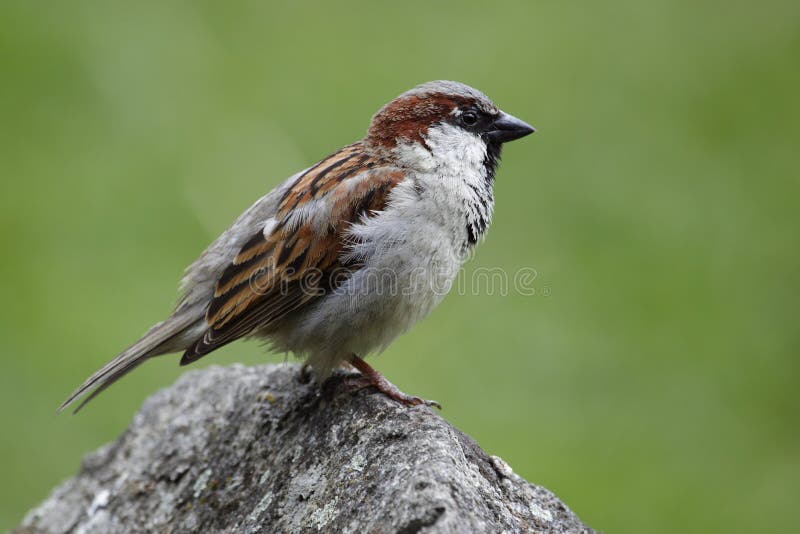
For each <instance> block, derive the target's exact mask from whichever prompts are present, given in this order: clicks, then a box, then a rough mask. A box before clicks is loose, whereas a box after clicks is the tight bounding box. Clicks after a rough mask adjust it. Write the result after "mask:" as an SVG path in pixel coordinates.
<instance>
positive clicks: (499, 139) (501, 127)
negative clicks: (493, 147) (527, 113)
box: [486, 111, 536, 143]
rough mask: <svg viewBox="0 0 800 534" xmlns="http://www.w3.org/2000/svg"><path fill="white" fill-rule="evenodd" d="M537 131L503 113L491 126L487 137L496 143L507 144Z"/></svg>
mask: <svg viewBox="0 0 800 534" xmlns="http://www.w3.org/2000/svg"><path fill="white" fill-rule="evenodd" d="M535 131H536V129H535V128H534V127H533V126H531V125H530V124H528V123H527V122H525V121H521V120H519V119H518V118H516V117H514V116H513V115H509V114H508V113H504V112H502V111H501V112H500V116H499V117H497V120H495V121H494V122H493V123H492V125H491V126H489V130H488V131H487V132H486V135H487V136H488V137H489V139H491V140H492V141H494V142H496V143H505V142H508V141H513V140H514V139H519V138H520V137H525V136H526V135H530V134H532V133H533V132H535Z"/></svg>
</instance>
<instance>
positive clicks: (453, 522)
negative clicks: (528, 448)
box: [17, 365, 592, 534]
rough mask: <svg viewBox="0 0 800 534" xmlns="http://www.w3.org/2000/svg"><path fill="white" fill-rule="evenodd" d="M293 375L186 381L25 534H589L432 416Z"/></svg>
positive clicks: (89, 460)
mask: <svg viewBox="0 0 800 534" xmlns="http://www.w3.org/2000/svg"><path fill="white" fill-rule="evenodd" d="M298 376H299V367H298V366H296V365H272V366H261V367H244V366H241V365H234V366H232V367H225V368H223V367H211V368H208V369H205V370H201V371H193V372H188V373H186V374H184V375H183V376H182V377H181V378H180V379H179V380H178V381H177V382H176V383H175V384H174V385H173V386H172V387H170V388H168V389H165V390H163V391H160V392H158V393H156V394H155V395H153V396H152V397H150V398H149V399H148V400H147V401H146V402H145V403H144V405H143V407H142V409H141V410H140V411H139V413H137V414H136V416H135V417H134V418H133V422H132V423H131V425H130V427H129V428H128V429H127V430H126V431H125V432H124V433H123V434H122V436H120V437H119V439H117V440H116V441H115V442H113V443H111V444H108V445H106V446H104V447H101V448H100V449H98V450H97V451H95V452H94V453H92V454H90V455H88V456H87V457H86V458H85V459H84V461H83V465H82V466H81V469H80V472H79V473H78V474H77V475H76V476H75V477H74V478H71V479H70V480H67V481H66V482H64V483H63V484H61V485H60V486H59V487H57V488H56V489H55V490H54V491H53V492H52V494H51V495H50V497H49V498H48V499H47V500H46V501H44V502H43V503H42V504H41V505H39V507H38V508H36V509H34V510H32V511H31V512H29V513H28V515H27V516H26V517H25V519H24V520H23V522H22V524H21V525H20V526H19V527H18V528H17V532H52V533H65V532H74V533H90V532H97V533H104V534H105V533H115V532H126V533H127V532H359V533H360V532H376V533H381V532H393V533H403V534H410V533H416V532H458V533H463V532H492V533H495V532H592V531H591V529H589V528H588V527H586V526H585V525H584V524H583V523H582V522H581V521H580V520H579V519H578V518H577V517H576V516H575V514H573V513H572V512H571V511H570V510H569V508H567V506H566V505H565V504H564V503H562V502H561V501H560V500H558V498H556V497H555V495H553V494H552V493H550V492H549V491H547V490H546V489H544V488H542V487H540V486H535V485H532V484H529V483H528V482H526V481H525V480H523V479H522V478H520V477H519V476H517V475H515V474H514V473H513V471H512V470H511V468H510V467H509V466H508V465H507V464H506V463H505V462H503V461H502V460H501V459H500V458H497V457H491V456H488V455H487V454H486V453H485V452H483V451H482V450H481V449H480V448H479V447H478V445H477V444H476V443H475V442H474V441H473V440H472V439H471V438H469V437H468V436H466V435H465V434H463V433H462V432H460V431H459V430H457V429H455V428H453V427H452V426H451V425H450V424H448V423H447V422H446V421H445V420H444V419H442V418H441V417H440V416H439V415H438V414H437V413H435V412H434V411H432V410H431V409H430V408H427V407H414V408H407V407H404V406H400V405H398V404H397V403H395V402H393V401H390V400H388V399H386V398H385V397H383V396H382V395H380V394H377V393H375V392H374V391H372V390H362V391H360V392H357V393H352V392H348V391H345V390H344V388H342V387H340V382H339V385H337V381H336V380H334V381H333V382H332V385H329V386H328V387H326V388H324V390H323V391H322V392H321V393H320V391H319V389H318V388H317V386H316V385H315V384H301V383H300V382H299V380H298Z"/></svg>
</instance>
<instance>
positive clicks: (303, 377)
mask: <svg viewBox="0 0 800 534" xmlns="http://www.w3.org/2000/svg"><path fill="white" fill-rule="evenodd" d="M297 379H298V380H299V381H300V383H301V384H308V383H309V382H311V364H310V363H304V364H303V366H302V367H301V368H300V374H299V375H298V377H297Z"/></svg>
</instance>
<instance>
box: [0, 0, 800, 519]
mask: <svg viewBox="0 0 800 534" xmlns="http://www.w3.org/2000/svg"><path fill="white" fill-rule="evenodd" d="M798 61H800V3H798V2H796V1H789V0H787V1H785V2H779V1H768V2H762V3H759V4H755V3H753V2H739V1H736V2H693V1H675V2H664V1H656V2H641V1H633V0H631V1H622V2H602V3H601V2H587V1H583V2H575V1H572V2H569V1H555V0H553V1H547V2H510V1H509V2H496V3H490V2H474V3H469V2H459V3H452V4H445V3H437V2H430V1H427V2H416V1H405V2H402V3H395V4H392V5H390V4H388V3H387V4H385V5H380V4H378V3H377V2H363V3H351V4H348V5H344V4H339V3H333V2H330V3H319V4H312V3H309V2H276V3H267V2H237V3H223V2H210V1H209V2H186V3H177V2H136V3H133V2H127V3H122V2H120V3H116V2H100V1H98V2H51V3H45V2H28V1H4V2H3V3H2V5H1V7H0V121H1V122H0V124H2V126H0V169H2V171H1V172H2V186H1V188H0V221H2V222H1V223H0V236H2V237H1V239H2V251H3V260H2V262H0V291H2V293H1V294H2V302H3V306H2V311H0V314H2V316H1V317H0V319H1V320H0V339H2V349H0V350H1V351H2V361H0V386H2V387H0V405H2V426H1V427H0V428H1V429H2V430H1V432H2V442H1V443H0V476H2V480H3V484H0V528H2V529H6V528H9V527H12V526H13V525H15V524H17V523H18V522H19V521H20V519H21V518H22V516H23V515H24V513H25V512H26V510H28V509H29V508H31V507H32V506H34V505H35V504H37V503H38V502H39V501H41V500H42V499H44V498H45V497H46V496H47V494H48V492H49V490H50V489H51V488H52V487H54V485H56V484H57V483H59V482H60V481H61V480H63V479H64V478H65V477H68V476H70V475H71V474H73V473H74V472H75V471H76V469H77V468H78V466H79V461H80V458H81V456H82V455H83V454H85V453H87V452H89V451H91V450H93V449H94V448H96V447H98V446H99V445H101V444H103V443H105V442H107V441H109V440H112V439H114V437H115V436H117V435H118V434H119V433H120V432H121V431H122V430H123V429H124V428H125V427H126V425H127V424H128V422H129V420H130V418H131V416H132V415H133V413H134V412H135V411H136V409H137V408H138V406H139V405H140V403H141V402H142V400H143V399H144V398H145V397H147V396H148V395H150V394H151V393H153V392H154V391H156V390H157V389H159V388H161V387H165V386H167V385H169V384H170V383H172V382H173V381H174V380H175V378H176V377H177V376H178V375H179V374H180V373H181V371H182V370H180V369H179V368H178V366H177V357H165V358H163V359H160V360H158V361H153V362H150V363H148V364H147V365H145V366H144V367H142V368H140V370H137V371H136V372H135V373H133V374H132V375H131V376H129V377H127V378H126V379H125V380H123V381H122V382H120V383H119V385H117V386H116V387H114V388H112V389H111V390H110V391H108V392H107V393H106V394H104V395H103V397H101V399H100V400H99V402H96V403H94V404H92V405H91V406H90V407H89V408H88V409H87V410H86V411H84V412H82V413H81V414H80V415H79V416H76V417H72V416H69V415H61V416H56V415H55V413H54V412H55V408H56V406H57V405H58V404H59V402H60V401H61V400H62V399H63V398H64V397H65V395H66V394H67V393H69V392H70V391H71V390H72V388H73V387H74V386H76V385H77V384H78V383H79V382H80V381H82V380H83V379H84V378H85V377H86V376H87V375H88V374H89V373H91V372H92V371H94V370H95V368H97V367H98V366H100V365H101V364H103V363H104V362H105V361H106V360H107V359H109V358H110V357H112V356H113V355H114V354H115V353H116V352H117V351H118V350H119V349H121V348H123V347H124V346H126V345H127V344H128V343H129V342H131V341H133V340H134V339H135V338H136V337H137V336H138V335H139V334H141V333H142V332H143V331H144V330H145V329H146V328H147V327H148V326H150V324H151V323H153V322H155V321H157V320H160V319H161V318H163V317H164V316H165V315H166V314H167V313H168V312H169V311H170V309H171V306H172V305H173V303H174V301H175V298H176V284H177V280H178V278H179V276H180V275H181V272H182V269H183V268H184V267H185V266H186V265H187V264H188V263H189V262H191V261H192V260H193V259H194V258H195V257H196V255H197V254H198V253H199V252H200V251H201V250H202V249H203V248H204V247H205V246H206V245H207V244H208V243H209V242H210V240H211V239H212V238H214V237H215V236H216V235H217V234H218V233H219V232H221V231H222V230H223V229H224V228H225V227H226V226H227V225H228V224H229V223H230V222H231V221H232V220H233V218H234V217H235V216H236V215H238V213H239V212H240V211H242V210H243V209H244V208H246V207H247V206H248V205H249V204H250V203H251V202H253V201H254V200H255V199H256V198H257V197H258V196H260V195H261V194H263V193H265V192H266V191H268V190H269V189H270V188H272V187H273V186H274V185H276V184H277V183H279V182H280V181H281V180H283V179H284V178H285V177H287V176H288V175H290V174H291V173H293V172H295V171H296V170H299V169H300V168H303V167H305V166H307V165H309V164H310V163H313V162H314V161H316V160H317V159H319V158H320V157H322V156H324V155H325V154H328V153H329V152H331V151H332V150H335V149H336V148H338V147H339V146H341V145H343V144H345V143H349V142H351V141H353V140H355V139H357V138H359V137H361V136H362V135H363V132H364V131H365V129H366V127H367V124H368V121H369V118H370V116H371V114H372V113H373V112H374V111H375V110H376V109H377V108H378V107H379V106H380V105H382V104H383V103H384V102H386V101H388V100H389V99H391V98H393V97H394V96H396V95H397V94H398V93H400V92H401V91H403V90H406V89H408V88H410V87H412V86H414V85H416V84H417V83H420V82H423V81H427V80H431V79H437V78H449V79H456V80H460V81H463V82H466V83H469V84H471V85H474V86H476V87H478V88H480V89H481V90H483V91H485V92H486V93H487V94H488V95H490V97H492V98H493V99H494V100H495V101H496V102H497V103H498V104H499V105H500V106H502V107H503V108H504V109H506V110H507V111H509V112H511V113H513V114H515V115H517V116H519V117H521V118H523V119H525V120H527V121H529V122H531V123H532V124H534V125H536V126H537V128H538V129H539V131H538V133H537V134H536V135H534V136H532V137H530V138H526V139H524V140H522V141H519V142H516V143H513V144H512V145H509V146H508V147H507V150H506V151H505V161H504V163H503V165H502V166H501V169H500V172H499V175H498V180H497V187H496V197H497V211H496V218H495V222H494V225H493V227H492V229H491V231H490V232H489V235H488V239H487V241H486V243H485V244H483V245H482V246H481V247H480V248H479V249H478V251H477V255H476V257H475V258H474V260H473V261H472V262H470V263H469V264H468V266H467V267H466V275H467V276H469V275H470V273H474V272H475V270H476V269H478V268H501V269H503V270H505V271H506V272H509V273H514V272H516V271H518V270H519V269H521V268H526V267H532V268H535V269H536V271H537V272H538V276H537V278H536V280H535V283H534V286H535V287H536V289H537V293H536V294H535V295H534V296H522V295H519V294H516V293H514V292H512V293H511V294H509V295H507V296H502V295H499V294H493V295H492V294H487V292H485V291H484V292H481V293H480V294H469V293H468V294H464V295H457V294H453V295H451V296H450V297H449V298H448V299H446V300H445V302H444V304H443V305H442V306H441V307H440V308H439V309H438V310H436V312H434V313H433V315H432V316H431V317H430V318H429V319H428V320H426V321H425V322H424V323H422V324H420V325H419V326H418V327H417V328H415V329H414V330H413V332H412V333H410V334H408V335H406V336H404V337H402V338H400V339H399V340H398V341H397V342H396V343H395V344H394V345H393V346H392V347H391V348H390V349H389V350H388V351H387V352H386V353H385V354H384V355H383V356H381V357H380V358H377V359H374V362H373V363H374V364H375V365H376V366H377V367H378V368H379V369H380V370H382V371H384V372H385V373H386V374H387V375H388V376H389V377H390V378H391V379H392V380H394V381H395V382H396V383H397V384H398V385H400V386H401V387H402V388H404V389H406V390H408V391H411V392H414V393H417V394H420V395H422V396H426V397H429V398H435V399H437V400H439V401H441V402H442V403H443V405H444V407H445V409H444V411H443V415H444V416H445V417H446V418H447V419H448V420H449V421H451V422H452V423H454V424H455V425H457V426H458V427H459V428H461V429H463V430H464V431H465V432H467V433H468V434H470V435H471V436H473V437H475V439H477V441H478V442H479V443H480V445H481V446H482V447H483V448H485V449H486V450H487V451H489V452H490V453H492V454H497V455H500V456H501V457H503V458H504V459H505V460H507V461H508V462H509V464H510V465H511V466H512V467H513V468H514V469H515V471H516V472H518V473H519V474H521V475H522V476H524V477H526V478H527V479H528V480H531V481H534V482H536V483H539V484H542V485H544V486H546V487H548V488H549V489H551V490H553V491H554V492H555V493H556V494H558V495H559V496H560V497H561V498H562V499H564V501H565V502H566V503H567V504H568V505H569V506H571V507H572V508H573V509H574V510H575V511H576V512H577V513H578V514H579V516H580V517H581V518H582V519H583V520H584V521H586V522H587V523H588V524H590V525H592V526H593V527H595V528H599V529H602V530H605V531H607V532H676V531H681V532H689V531H694V532H714V531H723V530H725V531H735V532H746V531H751V532H752V531H760V532H777V531H784V532H788V531H791V530H793V528H795V527H796V524H797V520H796V517H795V513H794V512H793V511H792V510H793V508H794V507H795V506H796V505H797V503H798V502H799V501H798V499H800V488H798V485H799V484H800V449H799V446H800V435H799V432H800V431H799V430H798V408H800V403H799V402H798V395H797V379H798V376H799V375H798V371H800V369H798V367H800V366H799V365H798V354H797V350H798V347H799V346H800V328H798V324H797V322H798V316H799V315H800V314H799V313H798V312H800V310H798V296H800V295H799V291H798V290H799V289H800V253H799V251H798V246H799V245H800V239H799V234H798V222H799V221H798V220H799V219H800V217H798V200H800V179H798V143H799V142H800V134H799V133H798V124H799V123H800V105H799V102H800V98H799V96H800V83H798V82H800V68H798V66H799V65H800V63H798ZM239 361H242V362H246V363H250V364H255V363H259V362H276V361H282V356H280V355H265V354H263V352H262V351H261V350H260V348H259V346H258V345H257V344H256V343H237V344H234V345H232V346H229V347H226V348H225V349H224V350H221V351H219V352H217V353H215V354H214V355H213V356H211V357H209V358H207V359H205V360H203V361H202V362H201V363H200V364H198V367H202V366H205V365H210V364H223V365H227V364H231V363H233V362H239ZM198 402H202V399H198Z"/></svg>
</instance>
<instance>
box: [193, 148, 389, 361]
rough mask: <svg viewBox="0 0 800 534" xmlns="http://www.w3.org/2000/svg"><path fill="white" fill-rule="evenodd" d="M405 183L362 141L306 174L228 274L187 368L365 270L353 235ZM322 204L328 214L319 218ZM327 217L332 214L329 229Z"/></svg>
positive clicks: (220, 283) (219, 285)
mask: <svg viewBox="0 0 800 534" xmlns="http://www.w3.org/2000/svg"><path fill="white" fill-rule="evenodd" d="M365 173H366V174H365ZM403 178H404V174H403V172H402V171H400V170H399V169H397V168H394V167H386V166H381V165H380V162H379V161H377V160H376V159H374V158H373V157H370V156H369V155H367V154H366V153H365V152H364V150H363V147H362V145H361V144H360V143H356V144H354V145H350V146H347V147H345V148H343V149H342V150H340V151H339V152H337V153H335V154H333V155H331V156H330V157H328V158H326V159H324V160H323V161H321V162H320V163H318V164H317V165H315V166H314V167H312V168H311V169H309V170H308V171H307V172H306V173H304V174H303V175H302V176H300V177H299V178H298V180H297V181H296V182H295V183H294V184H293V185H292V186H291V187H290V188H289V190H287V192H286V193H285V194H284V196H283V198H282V199H281V202H280V204H279V206H278V211H277V214H276V216H275V219H276V223H275V226H274V227H273V228H272V230H271V232H270V233H269V234H267V235H265V234H264V233H263V232H259V233H257V234H255V235H254V236H253V237H252V238H251V239H250V240H249V241H248V242H247V243H246V244H245V245H244V246H243V247H242V249H241V250H240V251H239V253H238V254H237V255H236V257H235V258H234V260H233V261H232V262H231V264H230V265H229V266H228V268H227V269H225V271H223V273H222V275H221V276H220V278H219V280H218V281H217V284H216V288H215V293H214V298H213V299H212V300H211V302H210V303H209V305H208V308H207V310H206V315H205V318H206V323H207V325H208V328H207V329H206V331H205V333H204V335H203V336H202V337H201V338H200V339H199V340H198V341H197V342H196V343H195V344H194V345H192V346H191V347H190V348H189V349H188V350H187V351H186V352H185V353H184V355H183V358H182V359H181V365H186V364H188V363H191V362H193V361H196V360H197V359H199V358H201V357H203V356H204V355H206V354H208V353H209V352H211V351H213V350H215V349H217V348H219V347H221V346H223V345H226V344H227V343H230V342H231V341H234V340H236V339H239V338H241V337H244V336H247V335H249V334H251V333H253V331H255V330H260V329H264V328H268V327H270V326H273V325H275V324H276V323H278V322H279V321H280V320H281V319H282V318H284V317H285V316H286V315H287V314H289V313H291V312H293V311H295V310H298V309H300V308H302V307H304V306H307V305H308V304H309V303H311V302H313V301H314V300H316V299H318V298H320V297H321V296H322V295H324V294H325V292H326V291H328V290H330V289H331V285H332V283H331V280H332V278H334V277H336V278H337V279H339V280H341V279H342V278H341V277H342V276H343V275H346V273H347V272H348V270H352V269H355V268H358V267H357V266H356V265H353V264H344V263H343V262H342V261H341V256H342V252H343V250H344V249H345V247H346V246H347V243H346V241H347V230H348V228H349V226H350V225H352V224H353V223H357V222H359V221H360V220H361V219H362V218H363V217H369V216H371V215H372V214H374V213H375V212H378V211H381V210H383V209H384V207H385V206H386V202H387V199H388V196H389V193H390V192H391V190H392V188H393V187H394V186H395V185H397V184H398V183H399V182H400V181H402V179H403ZM314 207H318V208H319V210H321V212H324V214H322V215H321V214H320V213H314V212H313V209H314ZM309 208H311V209H309ZM319 216H322V217H325V219H324V220H322V223H323V224H320V220H319V219H318V217H319Z"/></svg>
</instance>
